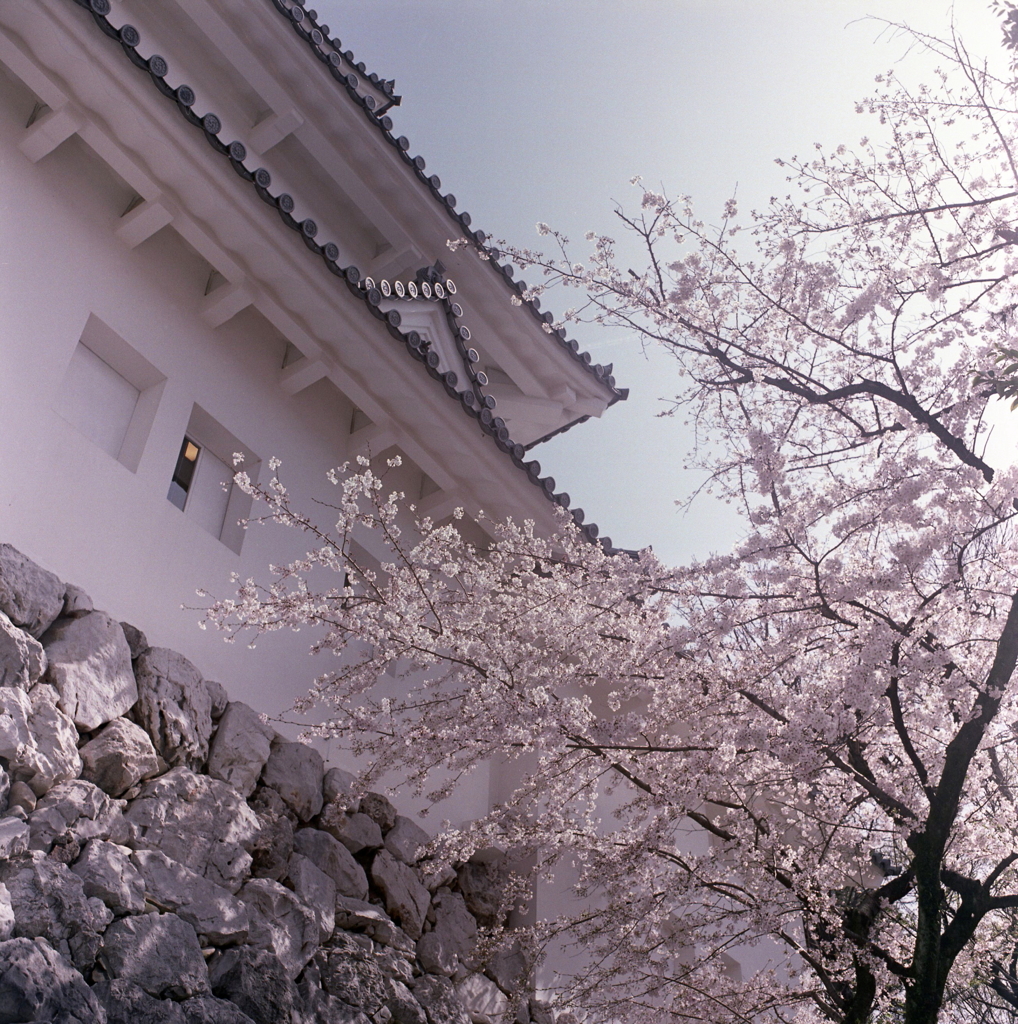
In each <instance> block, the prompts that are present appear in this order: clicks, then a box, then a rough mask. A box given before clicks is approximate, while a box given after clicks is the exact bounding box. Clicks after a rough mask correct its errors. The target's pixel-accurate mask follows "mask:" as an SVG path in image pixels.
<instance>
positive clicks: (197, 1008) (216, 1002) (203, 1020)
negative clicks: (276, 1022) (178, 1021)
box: [180, 996, 253, 1024]
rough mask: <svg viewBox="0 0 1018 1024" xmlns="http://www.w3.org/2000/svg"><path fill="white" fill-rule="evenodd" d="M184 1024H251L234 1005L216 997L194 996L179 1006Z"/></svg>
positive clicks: (245, 1015)
mask: <svg viewBox="0 0 1018 1024" xmlns="http://www.w3.org/2000/svg"><path fill="white" fill-rule="evenodd" d="M180 1009H181V1010H182V1011H183V1013H184V1022H185V1024H253V1022H252V1020H251V1018H250V1017H249V1016H248V1015H247V1014H246V1013H244V1012H243V1011H242V1010H241V1009H240V1007H239V1006H237V1005H236V1003H231V1002H229V1001H228V1000H226V999H219V998H217V997H216V996H195V997H194V998H193V999H186V1000H185V1001H184V1002H182V1003H181V1004H180Z"/></svg>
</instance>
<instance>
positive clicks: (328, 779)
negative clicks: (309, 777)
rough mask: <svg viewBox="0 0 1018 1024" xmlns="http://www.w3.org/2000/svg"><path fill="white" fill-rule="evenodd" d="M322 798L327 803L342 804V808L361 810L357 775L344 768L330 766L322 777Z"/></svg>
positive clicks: (345, 809) (352, 810)
mask: <svg viewBox="0 0 1018 1024" xmlns="http://www.w3.org/2000/svg"><path fill="white" fill-rule="evenodd" d="M322 798H323V800H324V802H325V803H327V804H334V803H338V804H340V805H341V810H344V811H350V812H351V813H353V812H354V811H359V810H360V802H361V801H360V797H359V796H357V776H356V775H354V774H352V773H351V772H348V771H344V770H343V769H342V768H330V769H329V770H328V771H327V772H326V773H325V776H324V778H323V779H322Z"/></svg>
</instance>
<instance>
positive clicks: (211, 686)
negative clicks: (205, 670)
mask: <svg viewBox="0 0 1018 1024" xmlns="http://www.w3.org/2000/svg"><path fill="white" fill-rule="evenodd" d="M205 689H206V690H208V691H209V700H211V701H212V721H213V722H218V721H219V719H220V718H222V717H223V712H224V711H225V710H226V707H227V705H228V704H229V703H230V695H229V694H228V693H227V692H226V687H225V686H223V684H222V683H217V682H215V681H214V680H212V679H206V680H205Z"/></svg>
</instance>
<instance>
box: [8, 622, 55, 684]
mask: <svg viewBox="0 0 1018 1024" xmlns="http://www.w3.org/2000/svg"><path fill="white" fill-rule="evenodd" d="M45 671H46V651H45V649H44V648H43V646H42V644H41V643H39V641H38V640H36V639H35V637H34V636H32V635H31V633H27V632H25V630H23V629H20V628H18V627H17V626H15V625H14V623H13V622H11V620H10V619H9V618H7V616H6V615H4V613H3V612H0V686H19V687H20V688H21V689H22V690H27V689H29V688H30V687H31V686H32V684H33V683H35V682H36V681H38V680H39V679H40V678H41V677H42V674H43V672H45Z"/></svg>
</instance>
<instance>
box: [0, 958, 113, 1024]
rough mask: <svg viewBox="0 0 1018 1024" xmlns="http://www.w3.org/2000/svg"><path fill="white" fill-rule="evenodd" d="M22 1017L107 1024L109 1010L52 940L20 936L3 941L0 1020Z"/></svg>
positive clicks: (16, 1022)
mask: <svg viewBox="0 0 1018 1024" xmlns="http://www.w3.org/2000/svg"><path fill="white" fill-rule="evenodd" d="M21 1021H54V1022H57V1021H58V1022H59V1024H106V1012H105V1010H103V1008H102V1006H100V1004H99V1001H98V1000H97V999H96V997H95V993H94V992H93V991H92V990H91V989H90V988H89V987H88V985H86V984H85V979H84V978H83V977H82V976H81V975H80V974H79V973H78V972H77V971H76V970H75V969H74V968H73V967H72V966H71V965H70V964H69V963H68V962H67V961H66V960H65V959H64V958H63V957H62V956H61V955H60V954H59V953H58V952H57V951H56V950H55V949H53V948H52V947H51V946H50V945H49V943H47V942H45V941H43V940H39V941H35V942H33V941H32V940H31V939H28V938H17V939H9V940H8V941H7V942H0V1024H20V1022H21Z"/></svg>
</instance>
